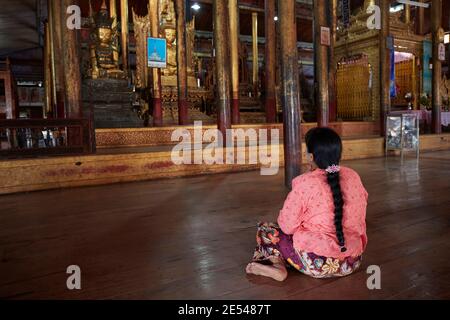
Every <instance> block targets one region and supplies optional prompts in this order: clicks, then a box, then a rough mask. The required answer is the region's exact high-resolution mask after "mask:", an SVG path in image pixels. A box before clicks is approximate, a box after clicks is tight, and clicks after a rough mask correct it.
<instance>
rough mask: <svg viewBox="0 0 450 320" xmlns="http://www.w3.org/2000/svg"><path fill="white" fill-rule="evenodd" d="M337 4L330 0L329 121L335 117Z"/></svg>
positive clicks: (336, 1)
mask: <svg viewBox="0 0 450 320" xmlns="http://www.w3.org/2000/svg"><path fill="white" fill-rule="evenodd" d="M337 5H338V0H331V1H330V10H329V21H330V24H329V25H330V32H331V34H330V36H331V45H330V49H329V57H330V58H329V77H328V78H329V84H328V85H329V88H330V89H329V97H330V109H329V121H330V122H335V121H336V118H337V93H336V68H337V63H336V59H335V57H334V47H335V46H336V30H337Z"/></svg>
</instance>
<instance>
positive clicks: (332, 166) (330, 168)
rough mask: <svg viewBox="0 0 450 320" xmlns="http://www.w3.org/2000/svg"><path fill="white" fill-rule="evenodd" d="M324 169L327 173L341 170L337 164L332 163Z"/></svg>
mask: <svg viewBox="0 0 450 320" xmlns="http://www.w3.org/2000/svg"><path fill="white" fill-rule="evenodd" d="M325 171H326V172H327V173H330V174H331V173H338V172H339V171H341V167H340V166H338V165H335V164H333V165H331V166H329V167H328V168H326V169H325Z"/></svg>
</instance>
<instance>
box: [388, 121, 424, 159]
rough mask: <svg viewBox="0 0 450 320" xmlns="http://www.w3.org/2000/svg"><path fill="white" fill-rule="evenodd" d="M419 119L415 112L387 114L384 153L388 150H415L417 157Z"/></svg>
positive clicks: (402, 152)
mask: <svg viewBox="0 0 450 320" xmlns="http://www.w3.org/2000/svg"><path fill="white" fill-rule="evenodd" d="M419 149H420V145H419V119H418V117H417V115H416V114H399V115H392V114H391V115H388V116H387V120H386V155H387V154H388V151H391V150H393V151H396V150H398V151H400V152H401V156H402V159H403V155H404V152H405V151H415V152H416V156H417V158H418V157H419Z"/></svg>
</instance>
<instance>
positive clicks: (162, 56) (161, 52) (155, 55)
mask: <svg viewBox="0 0 450 320" xmlns="http://www.w3.org/2000/svg"><path fill="white" fill-rule="evenodd" d="M147 58H148V67H149V68H166V67H167V41H166V39H165V38H164V39H163V38H147Z"/></svg>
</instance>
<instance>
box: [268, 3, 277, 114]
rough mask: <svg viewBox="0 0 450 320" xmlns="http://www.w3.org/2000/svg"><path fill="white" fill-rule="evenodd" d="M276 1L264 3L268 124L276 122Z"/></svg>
mask: <svg viewBox="0 0 450 320" xmlns="http://www.w3.org/2000/svg"><path fill="white" fill-rule="evenodd" d="M275 8H276V0H266V1H265V9H266V10H265V14H266V16H265V24H266V26H265V29H266V57H265V59H266V61H265V68H266V70H265V71H266V79H265V80H266V83H265V87H266V120H267V122H268V123H275V122H276V121H277V99H276V88H275V87H276V84H275V82H276V50H277V41H276V35H275V34H276V27H275Z"/></svg>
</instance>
